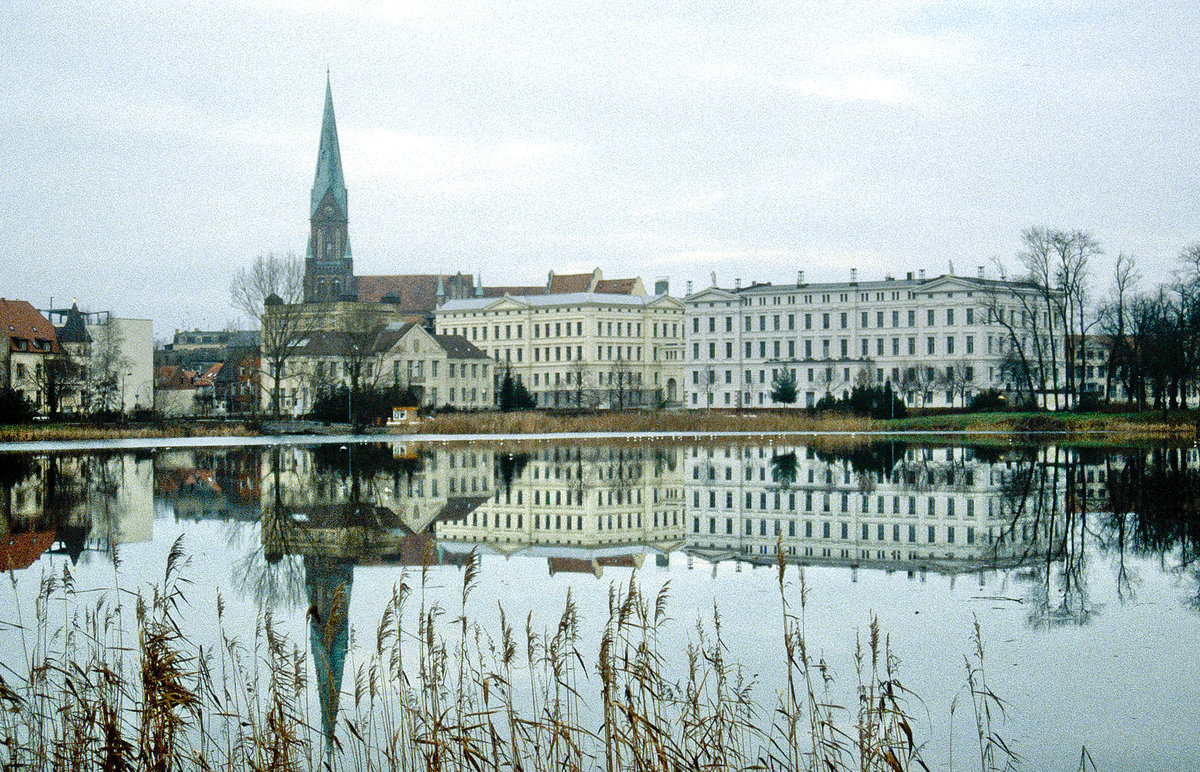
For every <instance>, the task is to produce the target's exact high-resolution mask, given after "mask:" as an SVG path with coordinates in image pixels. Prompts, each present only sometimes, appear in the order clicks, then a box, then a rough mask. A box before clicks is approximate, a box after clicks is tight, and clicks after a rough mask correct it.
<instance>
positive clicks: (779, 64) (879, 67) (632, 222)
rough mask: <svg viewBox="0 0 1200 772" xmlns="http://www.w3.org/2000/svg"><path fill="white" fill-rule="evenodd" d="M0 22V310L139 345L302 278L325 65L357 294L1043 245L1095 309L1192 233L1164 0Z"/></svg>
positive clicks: (1190, 183)
mask: <svg viewBox="0 0 1200 772" xmlns="http://www.w3.org/2000/svg"><path fill="white" fill-rule="evenodd" d="M68 6H69V7H68ZM5 8H6V23H5V24H4V25H3V29H0V50H3V52H4V55H3V56H2V57H0V76H2V78H3V83H4V84H5V92H6V93H5V97H4V99H3V100H0V118H2V120H3V126H4V130H3V132H0V152H2V153H3V158H4V166H5V168H6V172H5V175H4V176H5V177H6V184H5V185H4V186H3V188H2V189H0V223H2V227H0V296H5V297H9V298H23V299H27V300H30V301H31V302H33V303H34V304H35V305H37V306H38V307H47V306H49V305H50V303H51V300H53V303H54V304H55V305H56V306H62V305H68V304H69V303H70V302H71V300H72V299H76V300H78V302H79V303H80V306H81V307H84V308H88V309H91V310H101V309H105V310H111V311H112V312H114V313H115V314H117V315H119V316H130V317H138V318H151V319H153V320H154V325H155V334H156V336H157V337H159V338H162V337H169V336H170V335H171V333H172V332H173V331H174V330H175V329H177V328H193V327H199V328H204V329H209V328H216V329H220V328H224V327H226V326H230V325H231V324H237V323H238V315H237V313H236V312H235V311H234V310H233V309H232V307H231V305H230V300H229V284H230V280H231V278H232V276H233V274H234V272H235V271H236V270H237V269H238V268H239V267H241V266H244V265H247V264H248V263H250V262H251V261H252V260H253V259H254V258H255V257H256V256H257V255H260V254H263V253H269V252H278V253H286V252H289V251H290V252H296V253H299V254H303V252H304V248H305V243H306V240H307V237H308V216H309V211H308V206H309V192H310V189H311V186H312V181H313V173H314V170H315V166H316V157H317V144H318V138H319V131H320V121H321V113H322V108H323V100H324V91H325V79H326V71H327V68H328V71H329V77H330V80H331V83H332V88H333V98H334V105H335V109H336V113H337V122H338V132H339V138H340V144H341V151H342V162H343V164H344V167H345V177H346V187H347V189H348V191H349V208H350V212H349V219H350V226H349V227H350V239H351V244H352V246H353V250H354V258H355V272H356V273H358V274H377V273H385V274H386V273H433V272H446V273H453V272H457V271H462V272H464V273H473V274H477V275H481V276H482V279H483V281H484V283H485V284H497V285H514V284H538V283H542V282H544V281H545V279H546V274H547V272H548V271H549V270H554V271H556V272H559V273H564V272H582V271H591V270H592V269H593V268H596V267H599V268H601V269H602V270H603V271H604V274H605V275H606V276H607V277H610V278H617V277H624V276H641V277H642V278H643V279H644V281H645V282H646V284H647V286H648V287H649V286H650V285H651V284H652V282H653V280H654V279H656V278H659V277H666V278H668V279H669V280H670V283H671V292H672V294H676V295H682V294H683V293H684V292H685V291H686V288H687V283H688V282H692V283H693V287H694V288H695V289H697V290H698V289H701V288H703V287H707V286H710V285H711V283H712V280H713V277H714V275H715V278H716V281H717V283H718V285H719V286H726V287H728V286H732V285H733V284H734V281H735V280H737V279H740V280H741V281H742V282H743V283H749V282H751V281H771V282H775V283H787V282H794V281H795V280H796V272H797V271H798V270H804V271H805V272H806V279H807V280H808V281H821V280H829V281H846V280H849V274H850V270H851V269H852V268H857V269H858V276H859V278H860V279H862V280H869V279H880V278H882V277H883V276H884V275H885V274H893V275H897V276H902V275H903V274H904V273H906V272H907V271H910V270H911V271H916V270H920V269H924V270H926V271H927V272H928V273H929V275H939V274H942V273H946V272H948V271H949V269H950V266H951V265H953V266H954V270H955V272H956V273H958V274H960V275H974V274H975V273H976V271H977V270H978V266H981V265H983V266H987V267H988V270H989V271H993V270H994V269H993V268H992V266H993V261H994V260H996V259H1000V260H1002V261H1006V262H1008V263H1010V264H1011V263H1013V261H1014V259H1015V255H1016V254H1017V253H1018V251H1019V250H1020V235H1021V231H1022V230H1023V229H1024V228H1027V227H1030V226H1045V227H1052V228H1062V229H1068V230H1074V229H1081V230H1085V231H1087V232H1089V233H1091V234H1092V235H1093V236H1094V237H1095V238H1096V239H1097V240H1098V241H1099V242H1100V244H1101V246H1102V247H1103V248H1104V250H1105V256H1104V257H1103V258H1102V259H1100V260H1097V261H1096V264H1095V266H1094V267H1093V274H1094V290H1095V294H1096V296H1097V297H1100V296H1102V295H1103V294H1104V292H1106V291H1107V288H1108V286H1109V284H1110V276H1111V269H1112V263H1113V261H1115V259H1116V256H1117V255H1118V254H1119V253H1122V252H1124V253H1130V254H1133V255H1135V257H1136V258H1137V260H1138V263H1139V266H1140V269H1141V272H1142V274H1143V276H1144V283H1145V284H1146V285H1147V286H1149V285H1151V284H1153V283H1157V282H1160V281H1165V280H1167V279H1169V277H1170V274H1171V271H1172V268H1173V263H1174V261H1175V257H1176V255H1178V253H1179V252H1180V250H1181V249H1182V248H1183V247H1184V246H1186V245H1188V244H1191V243H1194V242H1196V241H1197V240H1200V174H1198V173H1197V172H1198V166H1200V163H1198V162H1200V131H1198V127H1200V68H1197V67H1196V66H1195V64H1194V63H1193V64H1192V65H1188V64H1187V62H1188V61H1193V62H1194V59H1195V56H1196V52H1197V51H1200V5H1198V4H1196V3H1195V2H1194V0H1193V1H1191V2H1154V1H1153V0H1151V1H1150V2H1144V3H1128V2H1121V1H1117V0H1113V1H1105V2H1058V1H1055V0H1043V1H1042V2H1026V1H1024V0H983V1H980V2H961V1H951V0H946V1H944V2H919V1H917V0H912V1H910V2H906V1H905V0H874V1H872V2H859V1H858V0H844V1H839V2H828V0H824V1H823V2H808V1H807V0H796V1H795V2H738V1H737V0H722V1H720V2H708V0H688V1H686V2H685V1H683V0H662V1H660V2H657V3H645V2H625V1H624V0H605V1H604V2H599V1H598V0H597V1H593V0H572V1H571V2H562V0H545V1H542V0H511V2H505V3H495V2H487V3H482V2H467V1H466V0H430V2H423V1H422V0H413V1H411V2H410V1H407V0H391V1H388V2H368V1H367V0H346V1H344V2H342V1H338V0H241V1H238V0H227V1H225V2H212V3H170V2H158V3H151V2H94V3H63V4H54V3H44V2H35V1H32V0H8V2H7V3H6V4H5ZM241 324H246V322H245V320H242V321H241Z"/></svg>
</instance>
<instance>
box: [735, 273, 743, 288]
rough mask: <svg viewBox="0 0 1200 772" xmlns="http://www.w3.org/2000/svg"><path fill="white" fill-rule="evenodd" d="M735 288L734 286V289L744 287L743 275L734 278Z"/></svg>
mask: <svg viewBox="0 0 1200 772" xmlns="http://www.w3.org/2000/svg"><path fill="white" fill-rule="evenodd" d="M733 288H734V289H741V288H742V277H740V276H739V277H737V278H736V279H734V280H733Z"/></svg>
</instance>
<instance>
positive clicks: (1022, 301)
mask: <svg viewBox="0 0 1200 772" xmlns="http://www.w3.org/2000/svg"><path fill="white" fill-rule="evenodd" d="M996 267H997V269H998V270H999V272H1000V276H1001V279H1002V280H1001V281H1000V282H989V283H987V284H985V286H984V288H983V289H984V292H983V296H984V308H985V310H986V311H987V321H988V323H989V324H995V325H998V326H999V327H1000V330H1001V334H1000V336H999V337H998V340H997V342H998V345H999V346H1000V350H1001V352H1002V353H1003V355H1004V364H1002V370H1004V371H1005V372H1006V373H1007V374H1008V375H1009V376H1011V377H1012V378H1013V382H1014V383H1015V384H1016V386H1017V388H1016V391H1017V392H1018V394H1019V393H1020V392H1021V391H1025V392H1027V393H1028V394H1029V399H1030V400H1031V401H1032V402H1033V403H1034V404H1035V405H1036V404H1037V400H1036V395H1038V394H1039V393H1041V394H1044V393H1045V392H1046V389H1047V380H1048V378H1049V377H1051V375H1052V367H1051V364H1050V361H1051V359H1052V352H1051V349H1050V345H1049V344H1050V340H1051V338H1052V337H1053V336H1051V335H1048V334H1047V327H1048V326H1049V325H1048V321H1049V315H1050V312H1049V309H1048V308H1047V307H1046V306H1045V305H1044V298H1045V295H1044V293H1042V292H1041V291H1040V290H1039V289H1038V287H1037V284H1036V280H1035V279H1024V280H1020V281H1007V280H1005V279H1004V276H1005V270H1004V266H1003V264H1001V263H1000V262H999V261H997V263H996ZM1022 386H1023V387H1024V388H1022Z"/></svg>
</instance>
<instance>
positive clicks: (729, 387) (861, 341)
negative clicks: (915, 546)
mask: <svg viewBox="0 0 1200 772" xmlns="http://www.w3.org/2000/svg"><path fill="white" fill-rule="evenodd" d="M797 278H798V281H797V283H795V284H760V283H755V284H752V285H750V286H748V287H737V288H735V289H721V288H717V287H710V288H708V289H705V290H701V291H699V292H695V293H689V294H688V295H687V297H685V298H684V300H683V302H684V305H685V307H686V316H687V319H686V329H687V333H686V334H687V344H686V346H685V350H684V355H685V362H686V374H685V387H684V389H685V390H684V405H685V406H686V407H689V408H710V407H711V408H745V407H761V406H770V405H772V404H774V403H773V402H772V400H771V392H772V383H773V381H774V379H775V377H776V376H778V375H782V374H784V373H786V374H787V375H789V376H791V377H792V378H793V379H794V381H795V383H796V392H797V401H796V405H797V406H800V407H807V406H812V405H814V404H816V402H817V401H818V400H820V399H821V397H822V396H823V395H825V394H826V393H830V394H832V395H834V396H835V397H841V396H842V395H843V393H844V392H848V391H850V390H851V389H852V388H853V387H854V386H856V385H883V384H884V382H885V381H890V382H891V384H892V388H893V389H894V390H895V391H896V392H897V393H898V394H899V395H901V397H902V398H903V399H904V400H905V401H906V402H907V404H909V405H913V406H931V407H932V406H938V407H945V406H950V405H963V404H965V403H967V402H969V401H970V398H971V397H972V396H973V395H974V394H976V393H978V392H979V391H982V390H986V389H989V388H997V389H1000V390H1002V391H1011V390H1013V389H1014V388H1015V384H1014V383H1013V382H1012V378H1011V377H1010V375H1009V374H1008V373H1006V371H1005V370H1004V369H1003V368H1002V366H1001V365H1002V363H1003V361H1004V359H1005V356H1006V353H1007V352H1008V351H1009V349H1010V348H1011V347H1012V335H1010V333H1009V331H1008V328H1006V327H1005V326H1003V325H1001V324H998V323H996V322H995V321H990V320H991V319H992V315H991V313H990V312H991V311H992V310H993V309H994V310H995V311H997V312H1003V313H1005V314H1006V321H1007V322H1009V323H1010V325H1009V326H1010V327H1012V328H1014V329H1017V330H1018V333H1017V336H1018V338H1023V339H1024V340H1025V342H1026V344H1028V343H1029V338H1030V336H1031V335H1034V334H1039V335H1043V336H1044V333H1045V331H1046V330H1047V329H1048V327H1049V325H1048V324H1045V325H1039V324H1033V320H1030V321H1029V323H1028V324H1025V323H1023V322H1022V321H1021V320H1022V319H1023V318H1024V317H1025V314H1026V312H1025V309H1026V308H1029V309H1032V308H1035V307H1037V301H1036V299H1035V296H1034V293H1033V290H1032V289H1031V288H1030V287H1028V286H1027V285H1024V284H1020V283H1016V282H1003V281H995V280H989V279H983V278H974V279H973V278H964V277H960V276H939V277H937V278H934V279H929V280H926V279H925V277H924V272H923V271H922V272H921V274H920V276H919V277H918V278H915V279H914V278H913V277H912V274H909V276H908V278H906V279H904V280H896V279H892V278H890V277H888V278H886V279H885V280H883V281H872V282H858V281H856V280H852V281H850V282H837V283H821V284H806V283H804V280H803V272H800V274H799V276H798V277H797ZM1018 296H1023V297H1024V299H1025V302H1024V303H1022V302H1019V298H1018ZM1043 313H1044V311H1043V312H1039V315H1040V314H1043ZM1048 319H1049V315H1048V314H1047V315H1046V318H1045V319H1044V320H1042V319H1039V320H1038V321H1039V322H1041V321H1048ZM1039 331H1040V332H1039ZM1060 376H1061V374H1060Z"/></svg>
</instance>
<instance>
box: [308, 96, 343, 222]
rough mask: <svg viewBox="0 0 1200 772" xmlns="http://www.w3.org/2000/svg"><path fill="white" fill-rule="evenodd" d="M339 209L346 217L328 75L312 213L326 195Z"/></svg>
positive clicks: (312, 213) (335, 123) (314, 213)
mask: <svg viewBox="0 0 1200 772" xmlns="http://www.w3.org/2000/svg"><path fill="white" fill-rule="evenodd" d="M327 193H328V194H330V195H332V196H333V200H334V201H335V202H336V203H337V205H338V206H339V207H341V210H342V211H341V212H340V214H341V215H342V217H346V216H347V215H348V214H349V212H348V211H347V208H346V182H345V180H344V179H343V178H342V151H341V148H339V147H338V134H337V120H336V119H335V118H334V116H333V89H332V87H331V86H330V82H329V73H326V74H325V115H324V117H322V118H321V144H320V147H319V148H318V150H317V173H316V176H315V177H314V178H313V189H312V212H311V214H310V216H316V214H317V208H318V207H320V206H321V201H322V200H324V198H325V195H326V194H327Z"/></svg>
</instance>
